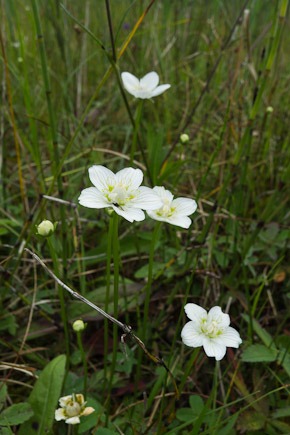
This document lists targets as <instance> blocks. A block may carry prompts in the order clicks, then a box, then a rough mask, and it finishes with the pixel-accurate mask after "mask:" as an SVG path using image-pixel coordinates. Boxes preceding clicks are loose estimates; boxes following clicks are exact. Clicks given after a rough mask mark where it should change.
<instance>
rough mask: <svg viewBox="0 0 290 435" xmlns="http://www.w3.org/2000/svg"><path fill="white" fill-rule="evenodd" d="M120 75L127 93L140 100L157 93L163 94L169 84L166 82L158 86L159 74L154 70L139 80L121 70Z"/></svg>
mask: <svg viewBox="0 0 290 435" xmlns="http://www.w3.org/2000/svg"><path fill="white" fill-rule="evenodd" d="M121 77H122V81H123V85H124V88H125V89H126V90H127V91H128V92H129V94H131V95H133V96H134V97H135V98H141V99H142V100H145V99H146V98H152V97H157V95H160V94H163V92H165V91H166V90H167V89H169V88H170V86H171V85H168V84H166V85H160V86H158V83H159V75H158V74H157V73H156V72H154V71H152V72H150V73H148V74H146V75H145V76H144V77H142V79H140V80H139V79H138V78H137V77H135V76H133V74H130V73H128V72H123V73H122V74H121Z"/></svg>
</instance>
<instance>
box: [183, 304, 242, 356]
mask: <svg viewBox="0 0 290 435" xmlns="http://www.w3.org/2000/svg"><path fill="white" fill-rule="evenodd" d="M184 310H185V312H186V315H187V317H188V318H189V319H190V320H191V321H190V322H188V323H186V325H185V326H184V327H183V329H182V331H181V338H182V341H183V343H184V344H186V345H187V346H190V347H199V346H203V348H204V351H205V353H206V354H207V356H214V357H215V359H216V360H217V361H219V360H221V359H222V358H223V357H224V356H225V353H226V349H227V347H236V348H238V347H239V345H240V344H241V343H242V340H241V337H240V334H239V333H238V331H236V330H235V329H234V328H232V327H231V326H229V325H230V316H229V315H228V314H225V313H223V312H222V310H221V308H220V307H213V308H211V309H210V310H209V312H208V313H207V312H206V310H205V309H203V308H202V307H200V306H199V305H196V304H186V305H185V307H184Z"/></svg>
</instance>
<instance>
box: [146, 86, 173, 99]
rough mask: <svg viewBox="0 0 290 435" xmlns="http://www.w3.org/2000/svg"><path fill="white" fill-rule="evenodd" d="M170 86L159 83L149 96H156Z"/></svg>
mask: <svg viewBox="0 0 290 435" xmlns="http://www.w3.org/2000/svg"><path fill="white" fill-rule="evenodd" d="M170 87H171V85H160V86H158V87H157V88H156V89H154V90H153V91H152V93H151V96H152V97H157V95H160V94H163V92H165V91H167V89H169V88H170Z"/></svg>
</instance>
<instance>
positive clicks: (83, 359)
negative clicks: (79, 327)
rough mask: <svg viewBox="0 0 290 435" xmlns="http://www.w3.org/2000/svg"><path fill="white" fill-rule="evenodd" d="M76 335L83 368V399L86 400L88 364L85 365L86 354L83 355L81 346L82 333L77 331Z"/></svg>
mask: <svg viewBox="0 0 290 435" xmlns="http://www.w3.org/2000/svg"><path fill="white" fill-rule="evenodd" d="M76 334H77V342H78V347H79V350H80V352H81V356H82V362H83V368H84V397H85V399H86V397H87V384H88V363H87V358H86V354H85V351H84V346H83V341H82V332H81V331H77V333H76Z"/></svg>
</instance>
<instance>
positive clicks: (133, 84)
mask: <svg viewBox="0 0 290 435" xmlns="http://www.w3.org/2000/svg"><path fill="white" fill-rule="evenodd" d="M121 78H122V81H123V85H124V88H125V89H127V91H128V92H130V93H131V90H132V89H136V88H138V87H139V86H140V81H139V79H137V77H135V76H133V74H131V73H128V72H123V73H122V74H121Z"/></svg>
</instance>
